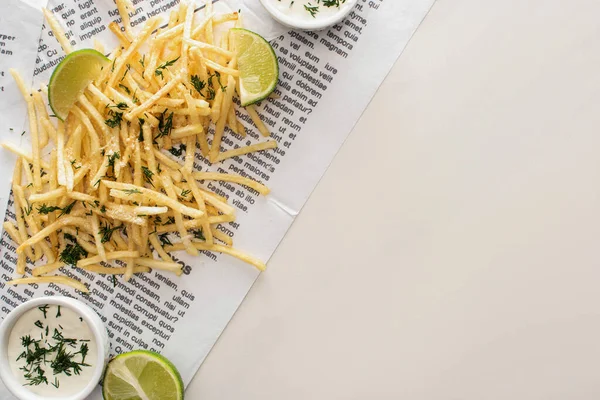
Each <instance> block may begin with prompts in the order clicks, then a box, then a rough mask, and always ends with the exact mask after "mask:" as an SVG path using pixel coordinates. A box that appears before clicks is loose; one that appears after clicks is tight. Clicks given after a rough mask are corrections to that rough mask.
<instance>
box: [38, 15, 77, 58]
mask: <svg viewBox="0 0 600 400" xmlns="http://www.w3.org/2000/svg"><path fill="white" fill-rule="evenodd" d="M42 12H43V13H44V17H45V18H46V21H47V22H48V26H50V29H51V30H52V33H54V37H55V38H56V40H58V43H60V47H62V49H63V51H64V52H65V54H69V53H71V52H72V51H73V47H71V43H69V39H67V36H66V35H65V31H64V30H63V28H62V26H60V24H59V23H58V21H57V20H56V18H55V17H54V14H53V13H52V11H50V10H48V9H46V8H42Z"/></svg>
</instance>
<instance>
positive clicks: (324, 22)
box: [260, 0, 358, 31]
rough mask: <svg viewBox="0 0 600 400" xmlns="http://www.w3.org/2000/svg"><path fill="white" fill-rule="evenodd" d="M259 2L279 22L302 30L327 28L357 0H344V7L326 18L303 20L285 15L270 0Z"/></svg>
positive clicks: (351, 8)
mask: <svg viewBox="0 0 600 400" xmlns="http://www.w3.org/2000/svg"><path fill="white" fill-rule="evenodd" d="M260 2H261V4H262V5H263V7H264V8H265V9H266V10H267V11H268V12H269V14H271V16H272V17H273V18H274V19H275V20H276V21H277V22H279V23H280V24H283V25H285V26H288V27H290V28H294V29H301V30H303V31H320V30H323V29H325V28H329V27H330V26H333V25H335V24H337V23H338V22H340V21H342V20H343V19H344V18H346V16H348V14H350V11H352V10H353V9H354V6H355V5H356V3H357V2H358V0H346V3H344V8H343V9H341V10H340V11H339V12H337V13H335V14H332V15H331V16H329V17H327V18H315V19H314V20H305V19H302V18H297V17H294V16H291V15H287V14H285V13H284V12H282V11H281V10H280V9H278V8H277V6H275V5H274V4H273V3H272V1H271V0H260Z"/></svg>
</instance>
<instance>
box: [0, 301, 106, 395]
mask: <svg viewBox="0 0 600 400" xmlns="http://www.w3.org/2000/svg"><path fill="white" fill-rule="evenodd" d="M44 304H51V305H59V306H61V307H67V308H70V309H71V310H73V311H75V312H76V313H77V314H79V315H80V316H81V317H82V318H83V319H84V320H85V322H86V323H87V325H88V326H89V328H90V330H91V331H92V333H93V335H94V337H95V338H96V345H97V349H98V350H97V351H98V357H97V358H98V363H97V364H96V366H95V370H94V373H93V374H92V379H91V380H90V382H89V383H88V384H87V386H85V388H84V389H83V390H82V391H81V392H79V393H76V394H74V395H71V396H68V397H64V398H60V399H61V400H84V399H85V398H86V397H88V396H89V395H90V394H91V393H92V392H93V391H94V389H95V388H96V386H97V385H98V382H100V379H101V378H102V374H103V373H104V366H105V365H106V362H107V361H108V350H109V344H108V334H107V332H106V326H104V323H103V322H102V320H101V319H100V317H99V316H98V314H96V312H94V310H92V309H91V308H90V307H88V306H87V305H86V304H84V303H82V302H81V301H79V300H75V299H73V298H70V297H64V296H52V297H40V298H37V299H33V300H29V301H26V302H25V303H23V304H21V305H19V306H18V307H16V308H15V309H14V310H12V311H11V312H10V313H9V314H8V315H7V316H6V318H4V321H2V323H1V324H0V379H2V381H3V382H4V385H5V386H6V388H7V389H8V390H10V392H11V393H12V394H13V395H14V396H15V397H16V398H17V399H19V400H48V398H47V397H42V396H39V395H37V394H35V393H33V392H31V391H30V390H28V389H27V388H26V387H25V386H23V385H22V384H21V383H20V382H19V381H18V380H17V378H16V377H15V376H14V375H13V372H12V371H11V369H10V364H9V361H8V338H9V336H10V333H11V331H12V329H13V327H14V325H15V323H16V322H17V321H18V320H19V318H21V316H22V315H23V314H24V313H25V312H26V311H29V310H31V309H32V308H34V307H39V306H42V305H44ZM57 399H58V398H57Z"/></svg>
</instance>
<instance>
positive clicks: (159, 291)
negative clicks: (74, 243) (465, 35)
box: [0, 0, 434, 400]
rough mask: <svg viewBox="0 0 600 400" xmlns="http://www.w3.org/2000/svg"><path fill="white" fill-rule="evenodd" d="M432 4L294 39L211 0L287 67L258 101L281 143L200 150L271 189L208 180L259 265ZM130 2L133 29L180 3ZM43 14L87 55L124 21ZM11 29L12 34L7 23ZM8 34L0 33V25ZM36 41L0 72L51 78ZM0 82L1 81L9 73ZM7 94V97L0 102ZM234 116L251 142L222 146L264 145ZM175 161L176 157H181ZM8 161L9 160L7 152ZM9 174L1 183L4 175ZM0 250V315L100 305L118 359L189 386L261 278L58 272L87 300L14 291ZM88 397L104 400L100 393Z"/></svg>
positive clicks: (200, 264)
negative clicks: (246, 150) (161, 363)
mask: <svg viewBox="0 0 600 400" xmlns="http://www.w3.org/2000/svg"><path fill="white" fill-rule="evenodd" d="M10 1H12V2H17V3H19V2H22V1H20V0H10ZM433 2H434V0H359V2H358V4H357V5H356V7H355V8H354V9H353V11H352V12H351V13H350V15H349V16H348V17H347V18H346V19H345V20H344V21H343V22H341V23H339V24H337V25H335V26H334V27H332V28H330V29H328V30H323V31H319V32H302V31H289V30H288V29H286V28H284V27H281V26H279V25H277V24H275V23H273V22H272V20H270V19H268V17H267V16H266V14H264V10H262V8H261V6H260V4H259V3H258V0H244V1H239V2H234V1H230V2H226V1H224V0H222V1H218V0H217V1H214V3H215V7H218V6H220V5H221V6H224V7H225V6H226V7H228V8H230V9H236V10H237V9H240V10H242V14H243V15H244V13H246V15H247V18H245V21H246V25H248V28H249V29H252V30H255V31H258V32H259V33H262V34H263V35H265V37H267V38H268V39H270V40H271V44H272V46H273V48H274V49H275V52H276V54H277V57H278V60H279V64H280V82H279V85H278V86H277V89H276V94H277V96H275V97H269V98H268V99H266V100H264V101H262V102H261V103H260V104H259V105H258V111H259V114H260V116H261V119H262V120H263V122H264V123H265V125H266V126H267V127H268V128H269V129H270V131H271V137H272V138H273V139H275V140H276V141H277V142H278V146H279V147H278V148H277V149H275V150H271V151H265V152H260V153H253V154H248V155H245V156H241V157H234V158H232V159H229V160H226V161H224V162H222V163H219V164H215V165H211V164H210V163H209V162H208V161H207V160H205V159H203V158H202V157H201V156H200V153H199V152H197V153H196V154H197V156H196V162H195V167H196V168H197V169H198V170H203V171H215V172H222V173H231V174H239V175H242V176H246V177H249V178H252V179H255V180H257V181H259V182H262V183H264V184H265V185H267V186H268V187H269V188H270V189H271V194H269V195H268V196H266V197H264V196H259V195H258V193H257V192H256V191H254V190H252V189H249V188H246V187H242V186H238V185H235V184H231V183H228V182H206V183H205V186H206V187H207V188H208V189H209V190H212V191H213V192H215V193H217V194H219V195H221V196H224V197H226V198H228V199H229V202H230V204H232V205H233V206H234V207H235V208H236V211H237V219H236V221H235V222H231V223H227V224H223V225H219V226H218V230H219V231H221V232H222V233H224V234H226V235H228V236H229V237H231V238H233V240H234V241H235V246H236V247H237V248H239V249H242V250H244V251H246V252H248V253H250V254H252V255H254V256H255V257H257V258H259V259H261V260H263V261H267V260H268V259H269V258H270V257H271V255H272V254H273V252H274V251H275V249H276V247H277V245H278V244H279V242H280V241H281V239H282V238H283V236H284V235H285V232H286V231H287V229H288V228H289V227H290V225H291V224H292V222H293V221H294V218H295V217H296V216H297V215H298V213H299V212H300V209H301V208H302V206H303V205H304V203H305V202H306V200H307V199H308V197H309V196H310V193H311V192H312V190H313V189H314V187H315V186H316V184H317V183H318V181H319V179H320V178H321V176H322V175H323V174H324V172H325V170H326V169H327V167H328V166H329V164H330V163H331V161H332V159H333V157H334V156H335V154H336V153H337V151H338V150H339V149H340V147H341V145H342V144H343V142H344V140H345V139H346V138H347V136H348V134H349V133H350V131H351V130H352V128H353V126H354V125H355V124H356V122H357V121H358V119H359V117H360V115H361V114H362V112H363V111H364V110H365V108H366V107H367V105H368V104H369V101H370V100H371V98H372V96H373V95H374V94H375V92H376V90H377V88H378V87H379V85H380V84H381V83H382V81H383V79H384V78H385V76H386V75H387V73H388V72H389V70H390V68H391V66H392V65H393V63H394V62H395V60H396V59H397V58H398V56H399V55H400V54H401V52H402V50H403V49H404V47H405V46H406V44H407V43H408V41H409V39H410V37H411V36H412V34H413V33H414V31H415V30H416V28H417V27H418V25H419V24H420V23H421V21H422V20H423V18H424V17H425V15H426V13H427V12H428V10H429V9H430V7H431V6H432V4H433ZM132 3H133V4H134V10H133V11H132V12H131V13H130V17H131V23H132V25H133V26H134V29H135V28H139V26H140V25H142V24H143V23H144V22H145V21H147V20H148V19H149V18H151V17H152V16H154V15H160V14H164V13H166V12H168V11H169V10H171V9H172V8H173V7H176V6H177V5H178V4H179V0H132ZM202 3H203V2H202ZM223 3H225V4H223ZM48 8H50V9H51V10H52V11H53V12H54V13H55V15H57V16H58V17H59V19H60V21H61V24H62V25H63V26H64V27H65V28H66V29H65V30H66V31H67V35H68V37H69V39H70V40H71V43H72V44H73V46H74V47H75V48H84V47H91V46H92V45H93V41H94V40H99V41H101V42H103V43H105V44H106V45H107V47H106V48H107V49H110V48H111V47H110V46H113V45H115V44H116V41H115V40H114V39H113V38H112V34H111V33H110V32H109V31H108V28H107V25H108V23H109V22H111V21H117V22H120V18H119V14H118V12H117V10H116V7H115V4H114V2H113V1H109V0H104V1H98V0H95V1H94V0H50V1H49V3H48ZM198 8H199V9H200V10H201V8H202V7H198ZM13 18H17V17H13ZM0 21H2V22H4V20H0ZM39 23H40V24H41V21H39ZM8 26H9V28H10V24H9V25H8ZM5 27H6V26H0V29H5ZM20 34H22V32H21V31H20V28H19V27H18V26H17V27H13V31H8V32H6V31H5V30H0V35H5V36H7V35H12V36H15V37H18V36H19V35H20ZM37 36H38V37H39V40H38V43H37V46H35V50H36V51H38V53H37V57H36V59H35V65H34V66H33V68H32V66H30V65H29V66H27V65H25V66H22V65H21V64H18V63H17V62H16V61H17V60H18V59H19V57H20V55H19V54H18V49H17V48H15V50H12V51H13V55H16V57H12V58H11V59H10V60H11V61H10V62H8V63H7V61H6V58H0V71H4V70H5V68H8V67H10V66H11V65H10V64H11V62H12V59H14V60H15V65H17V66H18V67H19V68H21V67H23V69H22V72H23V73H25V72H27V71H29V72H32V76H33V81H34V82H35V85H39V83H41V82H47V79H48V77H49V74H50V73H51V71H52V69H53V68H54V67H55V66H56V65H57V64H58V63H59V62H60V60H61V59H62V58H63V57H64V55H63V54H62V52H61V50H60V47H59V45H58V44H57V43H56V40H54V38H53V37H52V32H51V31H50V30H49V29H48V28H47V27H46V26H45V25H42V29H41V36H40V33H39V28H38V32H37ZM1 37H2V36H0V38H1ZM24 48H25V47H24ZM0 49H3V47H0ZM24 57H25V55H24ZM7 64H8V65H7ZM27 67H29V70H28V69H27ZM1 78H2V79H3V80H2V81H1V82H2V84H5V83H4V82H5V81H6V79H5V77H3V76H2V77H1ZM35 85H34V87H35ZM0 93H2V92H0ZM17 94H18V93H13V94H12V96H16V95H17ZM3 98H4V97H0V101H2V99H3ZM0 104H4V103H0ZM15 107H17V106H15ZM18 107H22V105H21V106H18ZM10 112H11V111H10V109H4V108H3V109H0V113H1V115H2V120H5V118H7V115H6V114H7V113H10ZM20 118H23V119H22V120H21V121H20V124H21V125H24V113H23V112H22V114H21V115H20ZM238 118H239V119H240V120H241V121H242V122H243V123H244V125H245V127H246V129H247V134H248V135H247V137H246V138H243V139H242V138H239V137H238V136H236V135H231V134H229V135H224V138H223V144H222V146H223V149H231V148H236V147H240V146H244V145H246V144H251V143H255V142H257V141H259V139H260V133H258V131H257V129H256V128H255V127H254V126H253V124H252V123H251V119H250V118H249V116H248V115H247V114H246V113H245V112H244V111H243V110H240V111H239V113H238ZM0 129H4V130H3V131H2V134H3V135H5V134H6V132H5V131H6V130H5V128H4V126H3V127H1V128H0ZM373 145H374V146H376V145H378V144H377V143H373ZM171 155H173V156H177V153H176V152H175V153H174V154H173V153H172V154H171ZM2 157H4V158H7V156H6V154H5V153H2ZM357 161H359V160H357ZM11 162H12V160H11ZM7 176H8V175H3V178H2V179H7V178H6V177H7ZM6 187H7V188H8V187H9V186H8V184H7V186H6ZM6 192H7V193H8V189H7V191H6ZM12 206H13V205H12V201H9V204H8V209H7V213H6V219H7V220H13V219H14V212H13V211H12ZM0 245H1V246H0V318H3V317H4V316H5V315H6V314H7V313H8V312H10V311H11V310H12V309H13V308H14V307H16V306H17V305H18V304H20V303H22V302H24V301H26V300H28V299H30V298H33V297H39V296H44V295H64V296H72V297H75V298H78V299H80V300H82V301H83V302H85V303H87V304H88V305H90V306H91V307H92V308H94V309H95V310H96V311H97V312H98V314H99V315H100V316H101V318H102V320H103V321H104V322H105V324H106V326H107V329H108V332H109V337H110V342H111V354H118V353H121V352H126V351H130V350H132V349H139V348H142V349H150V350H154V351H157V352H160V353H162V354H164V355H165V356H166V357H168V358H169V359H170V360H172V361H173V362H174V364H175V365H176V366H177V367H178V369H179V371H180V372H181V374H182V377H183V380H184V382H185V384H186V385H187V384H188V383H189V382H190V380H191V379H192V378H193V376H194V374H195V372H196V371H197V369H198V368H199V366H200V364H201V363H202V362H203V360H204V359H205V357H206V356H207V354H208V352H209V351H210V349H211V348H212V346H213V345H214V343H215V342H216V340H217V338H218V337H219V335H220V334H221V332H222V331H223V329H224V328H225V326H226V325H227V323H228V321H229V320H230V319H231V317H232V316H233V314H234V313H235V311H236V309H237V308H238V306H239V305H240V303H241V302H242V300H243V299H244V297H245V296H246V294H247V292H248V290H249V289H250V288H251V286H252V284H253V283H254V281H255V280H256V278H257V277H258V274H259V272H258V271H256V270H255V269H253V267H251V266H249V265H247V264H245V263H243V262H241V261H239V260H237V259H234V258H232V257H229V256H227V255H223V254H217V253H208V252H203V253H202V254H201V256H200V257H190V256H188V255H187V254H185V253H183V252H180V253H174V254H175V255H174V257H173V258H174V260H176V261H177V262H178V263H180V264H181V265H182V267H183V271H184V274H183V275H182V276H181V277H176V276H173V275H169V274H167V273H163V272H159V271H156V270H155V271H153V272H151V273H149V274H138V275H136V276H134V277H133V278H132V279H131V280H130V281H129V282H127V283H125V282H123V281H122V280H121V279H119V278H117V279H114V278H113V277H111V276H104V275H96V274H92V273H88V272H86V271H83V270H80V269H77V268H71V267H64V268H62V269H61V271H60V272H61V273H62V274H64V275H67V276H69V277H72V278H74V279H77V280H80V281H82V282H84V283H86V284H87V285H88V287H89V289H90V293H89V294H88V295H82V294H81V293H79V292H76V291H75V290H73V289H71V288H68V287H64V286H59V285H54V284H50V285H37V284H32V285H27V286H16V287H14V286H7V285H6V284H5V282H6V281H8V280H10V279H11V278H12V277H13V273H14V267H15V263H16V254H15V247H16V246H15V244H14V243H13V242H12V241H11V239H10V237H9V236H8V235H7V234H6V233H4V234H3V235H2V238H1V243H0ZM266 273H268V269H267V272H266ZM91 398H92V399H101V394H100V391H99V390H97V391H96V392H95V394H94V395H93V396H92V397H91ZM4 399H12V397H11V395H10V394H9V393H8V392H7V391H6V389H4V388H3V387H2V386H1V384H0V400H4Z"/></svg>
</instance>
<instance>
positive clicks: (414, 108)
mask: <svg viewBox="0 0 600 400" xmlns="http://www.w3.org/2000/svg"><path fill="white" fill-rule="evenodd" d="M598 15H600V2H598V1H597V0H573V1H565V0H530V1H522V0H502V1H491V0H452V1H450V0H438V2H437V4H436V5H434V7H433V9H432V11H431V12H430V14H429V15H428V16H427V18H426V19H425V21H424V23H423V24H422V25H421V27H420V28H419V30H418V31H417V33H416V35H415V36H414V37H413V39H412V41H411V42H410V44H409V45H408V47H407V49H406V51H405V52H404V54H403V55H402V56H401V57H400V59H399V61H398V62H397V64H396V65H395V67H394V69H393V70H392V72H391V74H390V75H389V76H388V78H387V80H386V81H385V82H384V84H383V86H382V87H381V88H380V90H379V92H378V94H377V95H376V97H375V98H374V100H373V102H372V103H371V105H370V106H369V108H368V109H367V111H366V112H365V114H364V115H363V117H362V119H361V120H360V122H359V124H358V125H357V126H356V128H355V130H354V132H353V133H352V134H351V136H350V138H349V139H348V141H347V142H346V143H345V145H344V146H343V148H342V150H341V151H340V153H339V154H338V156H337V157H336V159H335V160H334V162H333V164H332V165H331V167H330V169H329V170H328V172H327V173H326V175H325V177H324V178H323V180H322V181H321V182H320V184H319V185H318V187H317V189H316V190H315V192H314V193H313V195H312V197H311V198H310V200H309V201H308V203H307V205H306V207H305V208H304V209H303V211H302V213H301V214H300V216H299V217H298V219H297V220H296V222H295V223H294V225H293V226H292V228H291V230H290V231H289V232H288V234H287V235H286V237H285V239H284V240H283V242H282V244H281V245H280V247H279V248H278V250H277V252H276V254H275V256H274V257H273V258H272V260H271V262H270V264H269V268H268V270H267V272H266V273H264V274H262V276H261V277H260V278H259V279H258V281H257V283H256V285H255V286H254V288H253V289H252V290H251V292H250V294H249V295H248V297H247V299H246V300H245V302H244V303H243V305H242V306H241V308H240V309H239V311H238V312H237V314H236V315H235V317H234V318H233V320H232V322H231V323H230V325H229V326H228V328H227V329H226V331H225V333H224V334H223V336H222V337H221V339H220V340H219V342H218V343H217V345H216V347H215V348H214V350H213V351H212V352H211V354H210V355H209V357H208V359H207V361H206V362H205V364H204V365H203V366H202V367H201V369H200V371H199V373H198V374H197V376H196V377H195V379H194V381H193V382H192V384H191V385H190V387H189V390H188V393H187V398H188V399H190V400H194V399H202V400H222V399H223V400H225V399H226V400H236V399H244V400H254V399H256V400H269V399H278V400H280V399H286V400H296V399H298V400H300V399H328V400H329V399H410V400H420V399H452V400H454V399H469V400H470V399H472V400H484V399H486V400H487V399H502V400H504V399H511V400H515V399H527V400H530V399H545V400H547V399H561V400H562V399H569V400H575V399H598V398H600V379H599V376H600V368H599V363H600V344H599V343H600V312H599V310H600V245H599V242H600V23H598Z"/></svg>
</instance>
